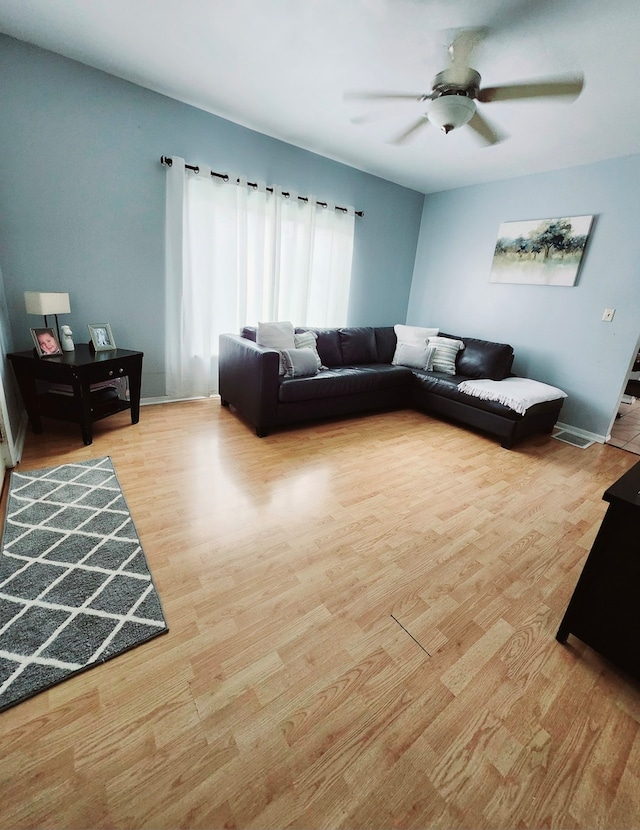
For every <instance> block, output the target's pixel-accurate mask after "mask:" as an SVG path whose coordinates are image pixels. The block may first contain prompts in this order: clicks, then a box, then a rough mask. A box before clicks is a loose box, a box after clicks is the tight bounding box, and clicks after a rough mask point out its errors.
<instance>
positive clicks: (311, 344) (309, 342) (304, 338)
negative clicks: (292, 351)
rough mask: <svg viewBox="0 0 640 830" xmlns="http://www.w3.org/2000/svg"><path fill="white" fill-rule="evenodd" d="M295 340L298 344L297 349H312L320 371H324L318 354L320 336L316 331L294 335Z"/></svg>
mask: <svg viewBox="0 0 640 830" xmlns="http://www.w3.org/2000/svg"><path fill="white" fill-rule="evenodd" d="M293 339H294V340H295V343H296V349H311V350H312V351H313V353H314V354H315V356H316V363H317V364H318V369H322V361H321V360H320V355H319V354H318V335H317V334H316V333H315V331H301V332H300V333H298V334H294V335H293Z"/></svg>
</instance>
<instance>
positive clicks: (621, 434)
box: [608, 343, 640, 455]
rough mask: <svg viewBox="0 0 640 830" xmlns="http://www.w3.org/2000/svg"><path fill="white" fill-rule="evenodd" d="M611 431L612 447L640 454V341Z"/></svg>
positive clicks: (610, 440) (610, 441) (610, 442)
mask: <svg viewBox="0 0 640 830" xmlns="http://www.w3.org/2000/svg"><path fill="white" fill-rule="evenodd" d="M610 433H611V438H610V439H609V441H608V443H609V444H611V446H612V447H618V448H619V449H622V450H626V451H627V452H632V453H635V454H636V455H640V343H639V344H638V346H637V347H636V352H635V356H634V359H633V363H632V364H631V367H630V368H629V371H628V372H627V377H626V378H625V385H624V388H623V389H622V392H621V395H620V401H619V403H618V409H617V411H616V414H615V418H614V420H613V423H612V425H611V430H610Z"/></svg>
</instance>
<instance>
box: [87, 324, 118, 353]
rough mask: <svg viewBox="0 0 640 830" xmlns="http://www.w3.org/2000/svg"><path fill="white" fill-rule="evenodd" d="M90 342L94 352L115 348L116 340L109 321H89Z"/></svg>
mask: <svg viewBox="0 0 640 830" xmlns="http://www.w3.org/2000/svg"><path fill="white" fill-rule="evenodd" d="M88 326H89V334H90V335H91V344H92V346H93V348H94V350H95V351H96V352H108V351H111V350H113V349H115V348H116V341H115V340H114V339H113V334H112V333H111V326H110V325H109V323H89V324H88Z"/></svg>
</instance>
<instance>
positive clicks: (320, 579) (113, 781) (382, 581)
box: [0, 399, 640, 830]
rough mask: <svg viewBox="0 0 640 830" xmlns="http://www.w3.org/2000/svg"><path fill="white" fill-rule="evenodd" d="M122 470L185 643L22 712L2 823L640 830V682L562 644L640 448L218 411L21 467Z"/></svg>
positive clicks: (35, 448)
mask: <svg viewBox="0 0 640 830" xmlns="http://www.w3.org/2000/svg"><path fill="white" fill-rule="evenodd" d="M103 455H109V456H110V457H111V459H112V461H113V463H114V466H115V469H116V472H117V475H118V478H119V480H120V483H121V485H122V488H123V491H124V494H125V497H126V500H127V503H128V506H129V508H130V510H131V513H132V516H133V519H134V522H135V524H136V528H137V530H138V534H139V536H140V539H141V542H142V544H143V547H144V549H145V553H146V555H147V559H148V561H149V565H150V568H151V571H152V573H153V576H154V581H155V583H156V586H157V588H158V591H159V594H160V597H161V600H162V603H163V607H164V611H165V614H166V616H167V620H168V623H169V627H170V631H169V633H168V634H167V635H164V636H163V637H159V638H156V639H155V640H153V641H150V642H149V643H146V644H144V645H142V646H139V647H138V648H136V649H133V650H132V651H130V652H128V653H126V654H124V655H122V656H120V657H118V658H115V659H114V660H111V661H108V662H107V663H105V664H104V665H102V666H100V667H97V668H96V669H93V670H91V671H88V672H84V673H82V674H81V675H79V676H77V677H75V678H73V679H71V680H69V681H66V682H65V683H63V684H60V685H59V686H57V687H54V688H52V689H51V690H50V691H48V692H44V693H42V694H40V695H36V696H35V697H33V698H32V699H30V700H28V701H25V702H24V703H22V704H20V705H18V706H16V707H14V708H12V709H10V710H7V711H6V712H4V713H2V714H0V786H1V787H2V806H1V808H0V828H3V829H4V828H7V830H8V828H34V827H56V828H70V830H71V829H72V828H73V829H75V828H78V829H80V828H86V827H95V828H132V827H154V828H158V829H159V830H161V829H162V828H177V827H185V828H217V827H220V828H222V827H229V828H232V827H237V828H241V827H246V828H260V829H261V830H264V829H265V828H297V829H298V828H345V829H346V828H350V829H351V830H353V829H354V828H372V830H373V829H374V828H424V827H427V826H429V827H434V828H492V829H493V828H496V830H498V828H500V829H501V828H505V830H507V828H514V827H518V828H538V827H558V828H560V827H567V828H580V829H582V828H585V829H586V828H591V827H598V828H611V827H625V828H631V827H639V826H640V800H639V799H638V792H639V791H640V777H639V773H638V770H639V769H640V683H638V682H636V681H634V680H631V679H630V678H628V677H626V676H625V675H624V674H623V673H621V672H619V671H617V670H616V669H615V668H614V667H612V666H611V665H610V664H608V663H607V662H606V661H605V660H603V659H602V658H600V657H599V656H598V655H597V654H595V653H594V652H592V651H591V650H590V649H588V648H587V647H586V646H584V645H583V644H582V643H580V642H579V641H578V640H576V639H575V638H570V639H569V642H568V643H567V645H566V646H561V645H560V644H558V643H557V642H556V640H555V633H556V630H557V627H558V625H559V622H560V619H561V617H562V614H563V613H564V610H565V608H566V605H567V602H568V601H569V598H570V596H571V593H572V591H573V588H574V587H575V583H576V581H577V578H578V576H579V574H580V572H581V570H582V566H583V564H584V561H585V559H586V557H587V555H588V552H589V549H590V547H591V544H592V542H593V540H594V538H595V535H596V533H597V530H598V527H599V525H600V522H601V521H602V518H603V516H604V513H605V509H606V504H605V503H604V502H603V500H602V493H603V492H604V490H605V489H606V488H607V487H608V486H610V485H611V484H612V483H613V482H614V481H616V480H617V479H618V478H619V477H620V476H621V475H622V474H623V473H624V472H626V471H627V470H628V469H630V467H632V466H633V465H634V464H635V463H637V457H636V456H633V455H631V454H627V453H625V452H624V451H622V450H619V449H616V448H614V447H610V446H602V445H597V444H594V445H592V446H591V447H589V448H587V449H586V450H580V449H579V448H576V447H572V446H571V445H568V444H563V443H561V442H558V441H553V440H552V439H550V438H549V437H548V436H539V437H536V438H533V439H531V440H529V441H527V442H525V443H524V444H523V445H521V446H519V447H516V448H515V449H514V450H512V451H506V450H503V449H502V448H501V447H500V446H499V445H497V444H496V442H495V441H494V440H493V439H490V438H487V437H486V436H482V435H480V434H477V433H474V432H472V431H469V430H465V429H461V428H459V427H457V426H454V425H451V424H447V423H445V422H442V421H438V420H436V419H431V418H428V417H426V416H424V415H421V414H420V413H415V412H410V411H405V412H393V413H381V414H377V415H370V416H366V417H356V418H350V419H345V420H338V421H333V422H326V423H318V424H310V425H306V426H303V427H294V428H292V429H289V430H283V431H281V432H277V433H275V434H273V435H270V436H268V437H267V438H265V439H257V438H256V437H255V435H254V434H253V433H252V432H251V430H250V429H249V428H248V426H247V425H246V424H245V423H243V422H242V421H241V420H240V419H239V418H238V417H237V416H236V415H235V414H234V413H233V412H230V411H229V410H228V409H224V408H222V407H221V406H220V404H219V401H218V400H217V399H212V400H207V401H194V402H185V403H176V404H167V405H162V406H160V405H156V406H147V407H143V409H142V412H141V420H140V423H139V424H138V425H135V426H132V425H130V424H129V422H128V417H127V413H121V414H119V415H116V416H113V417H112V418H109V419H106V420H104V421H100V422H98V423H97V424H96V425H95V438H94V443H93V444H92V445H91V446H90V447H84V446H83V445H82V443H81V440H80V437H79V435H78V434H76V429H75V428H74V427H73V425H67V424H63V423H56V422H52V421H46V420H45V432H44V433H43V434H42V435H39V436H35V435H31V434H29V436H28V437H27V443H26V447H25V452H24V457H23V459H22V462H21V468H23V469H35V468H40V467H46V466H50V465H53V464H59V463H67V462H69V461H74V460H80V459H90V458H96V457H100V456H103ZM4 500H5V501H6V494H5V496H4ZM3 507H4V504H3Z"/></svg>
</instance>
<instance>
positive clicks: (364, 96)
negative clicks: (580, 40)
mask: <svg viewBox="0 0 640 830" xmlns="http://www.w3.org/2000/svg"><path fill="white" fill-rule="evenodd" d="M485 33H486V30H485V29H463V30H462V31H460V32H459V33H458V34H457V35H456V37H455V38H454V40H453V42H452V43H451V45H450V46H449V55H450V58H451V63H450V66H449V67H448V68H447V69H444V70H443V71H442V72H438V74H437V75H436V76H435V78H434V79H433V81H432V83H431V92H427V93H417V94H410V93H409V94H407V93H389V92H359V93H358V92H355V93H347V94H346V95H345V98H347V99H351V100H354V99H355V100H369V101H370V100H378V101H385V100H386V101H401V100H405V101H410V100H413V101H418V102H419V103H424V104H425V108H424V111H423V113H422V115H420V117H419V118H418V119H417V120H416V121H414V122H413V123H412V124H411V125H410V126H409V127H408V128H407V129H406V130H404V132H402V133H401V134H400V135H399V136H397V137H396V138H395V139H394V141H393V142H392V143H394V144H402V143H403V142H405V141H406V140H407V139H409V138H410V137H412V136H413V135H414V134H415V133H417V132H418V130H420V129H422V128H423V127H426V126H427V125H429V124H433V125H434V126H436V127H438V128H439V129H441V130H442V131H443V132H444V133H450V132H451V131H452V130H455V129H458V128H459V127H463V126H464V125H465V124H467V125H468V126H469V127H471V129H472V130H474V131H475V133H476V134H477V135H478V136H479V137H480V138H481V139H482V141H483V142H484V143H485V144H486V145H491V144H497V143H498V142H500V141H503V140H504V139H505V138H506V135H505V134H504V133H503V132H501V131H500V130H499V129H498V128H497V127H495V126H493V125H492V124H490V123H489V121H487V119H486V118H485V117H484V116H483V115H481V114H480V112H479V111H478V109H477V104H478V103H479V104H490V103H492V102H494V101H518V100H524V99H531V98H559V97H560V98H569V99H573V98H576V97H577V96H578V95H579V94H580V92H581V91H582V87H583V85H584V77H583V75H582V74H574V75H565V76H556V77H551V78H541V79H539V80H535V81H530V82H526V83H516V84H506V85H503V86H489V87H481V86H480V82H481V77H480V73H479V72H477V71H476V70H475V69H472V68H471V67H470V66H469V62H470V60H471V55H472V52H473V50H474V49H475V48H476V46H477V45H478V43H479V42H480V40H481V39H482V38H483V37H484V36H485ZM354 120H356V121H358V120H359V121H363V120H365V119H354Z"/></svg>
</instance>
